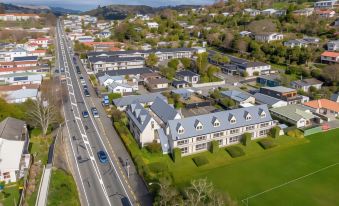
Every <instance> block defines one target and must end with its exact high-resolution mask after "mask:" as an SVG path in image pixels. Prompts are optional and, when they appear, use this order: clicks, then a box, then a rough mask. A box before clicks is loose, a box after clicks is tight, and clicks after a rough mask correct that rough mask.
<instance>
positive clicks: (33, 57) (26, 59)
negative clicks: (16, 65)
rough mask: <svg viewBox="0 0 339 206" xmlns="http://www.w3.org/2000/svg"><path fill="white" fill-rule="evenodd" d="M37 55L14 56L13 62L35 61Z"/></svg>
mask: <svg viewBox="0 0 339 206" xmlns="http://www.w3.org/2000/svg"><path fill="white" fill-rule="evenodd" d="M37 60H38V57H37V56H24V57H14V58H13V61H14V62H19V61H37Z"/></svg>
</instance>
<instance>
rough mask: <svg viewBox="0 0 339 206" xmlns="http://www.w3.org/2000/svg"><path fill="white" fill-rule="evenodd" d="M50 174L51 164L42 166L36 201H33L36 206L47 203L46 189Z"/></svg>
mask: <svg viewBox="0 0 339 206" xmlns="http://www.w3.org/2000/svg"><path fill="white" fill-rule="evenodd" d="M51 174H52V164H47V165H46V167H45V168H44V172H43V174H42V177H41V182H40V187H39V192H38V196H37V201H36V203H35V205H36V206H46V205H47V197H48V189H49V182H50V180H51Z"/></svg>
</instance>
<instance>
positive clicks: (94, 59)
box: [88, 56, 144, 64]
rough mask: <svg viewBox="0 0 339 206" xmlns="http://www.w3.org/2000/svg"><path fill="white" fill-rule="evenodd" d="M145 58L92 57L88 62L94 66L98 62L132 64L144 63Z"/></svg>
mask: <svg viewBox="0 0 339 206" xmlns="http://www.w3.org/2000/svg"><path fill="white" fill-rule="evenodd" d="M143 60H144V58H143V57H114V56H108V57H90V58H88V61H89V62H91V63H92V64H94V63H96V62H131V61H143Z"/></svg>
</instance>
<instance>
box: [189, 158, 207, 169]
mask: <svg viewBox="0 0 339 206" xmlns="http://www.w3.org/2000/svg"><path fill="white" fill-rule="evenodd" d="M192 160H193V162H194V163H195V165H196V166H197V167H201V166H203V165H206V164H208V163H209V162H208V159H207V158H206V157H205V156H198V157H193V158H192Z"/></svg>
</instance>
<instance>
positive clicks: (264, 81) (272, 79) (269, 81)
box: [256, 75, 280, 87]
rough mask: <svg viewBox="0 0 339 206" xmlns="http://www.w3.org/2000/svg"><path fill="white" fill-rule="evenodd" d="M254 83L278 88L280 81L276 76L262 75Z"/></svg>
mask: <svg viewBox="0 0 339 206" xmlns="http://www.w3.org/2000/svg"><path fill="white" fill-rule="evenodd" d="M256 82H257V83H258V84H260V85H262V86H266V87H276V86H280V79H279V76H278V75H262V76H259V77H257V78H256Z"/></svg>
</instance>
